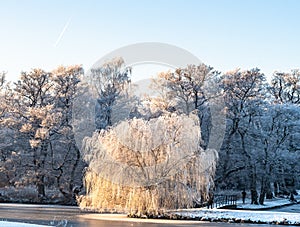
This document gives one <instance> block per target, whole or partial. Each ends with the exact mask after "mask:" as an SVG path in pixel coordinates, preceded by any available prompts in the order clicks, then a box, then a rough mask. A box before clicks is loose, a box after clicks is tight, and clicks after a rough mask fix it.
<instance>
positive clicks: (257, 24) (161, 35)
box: [0, 0, 300, 80]
mask: <svg viewBox="0 0 300 227" xmlns="http://www.w3.org/2000/svg"><path fill="white" fill-rule="evenodd" d="M0 30H1V38H0V40H1V42H0V71H7V72H8V79H9V80H12V79H15V78H16V77H18V76H19V74H20V71H22V70H24V71H28V70H30V69H31V68H35V67H39V68H42V69H45V70H52V69H54V68H55V67H56V66H58V65H61V64H64V65H69V64H83V66H84V68H85V69H88V68H89V67H90V66H91V65H92V64H93V63H94V62H95V61H97V60H98V59H99V58H101V57H102V56H103V55H105V54H107V53H109V52H110V51H113V50H115V49H117V48H120V47H122V46H125V45H129V44H134V43H138V42H162V43H168V44H172V45H176V46H178V47H181V48H184V49H186V50H187V51H189V52H191V53H193V54H194V55H196V56H197V57H198V58H199V59H200V60H202V61H203V62H204V63H206V64H209V65H211V66H213V67H214V68H215V69H217V70H220V71H223V72H226V71H228V70H232V69H235V68H237V67H239V68H242V69H249V68H253V67H258V68H260V69H261V70H262V71H263V72H264V73H265V74H267V75H270V74H271V73H272V72H273V71H275V70H280V71H288V70H290V69H294V68H300V1H297V0H294V1H293V0H219V1H217V0H205V1H201V0H160V1H158V0H136V1H134V0H127V1H125V0H119V1H116V0H111V1H109V0H106V1H99V0H98V1H97V0H95V1H91V0H87V1H84V0H82V1H75V0H72V1H67V0H48V1H46V0H26V1H24V0H18V1H17V0H0Z"/></svg>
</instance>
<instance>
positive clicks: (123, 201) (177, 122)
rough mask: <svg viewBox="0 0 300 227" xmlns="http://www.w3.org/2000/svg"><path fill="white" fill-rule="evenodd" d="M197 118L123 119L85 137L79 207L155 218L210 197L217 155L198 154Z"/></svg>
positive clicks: (210, 152)
mask: <svg viewBox="0 0 300 227" xmlns="http://www.w3.org/2000/svg"><path fill="white" fill-rule="evenodd" d="M200 138H201V137H200V127H199V121H198V117H197V116H196V114H193V113H191V114H190V115H178V114H175V113H172V114H170V113H169V114H167V115H163V116H160V117H157V118H153V119H150V120H144V119H136V118H134V119H131V120H127V121H122V122H120V123H119V124H117V125H115V126H113V127H110V128H109V129H107V130H101V131H100V132H95V133H94V134H93V136H92V137H88V138H85V140H84V143H83V153H84V158H85V160H86V161H87V162H88V163H89V170H88V171H87V172H86V175H85V186H86V195H85V196H83V197H81V198H80V206H81V208H89V209H94V210H98V211H107V210H110V211H114V210H117V211H126V212H129V213H131V214H135V215H142V214H146V215H153V214H154V215H155V214H157V213H158V212H160V211H163V210H165V209H178V208H189V207H193V206H194V204H195V202H197V201H198V200H199V199H201V198H202V199H203V198H204V200H205V199H208V196H209V192H210V190H211V189H212V187H213V176H214V173H215V166H216V159H217V152H216V151H215V150H205V151H204V150H202V148H201V147H200V146H199V144H200Z"/></svg>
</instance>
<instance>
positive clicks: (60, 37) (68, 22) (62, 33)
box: [53, 17, 72, 47]
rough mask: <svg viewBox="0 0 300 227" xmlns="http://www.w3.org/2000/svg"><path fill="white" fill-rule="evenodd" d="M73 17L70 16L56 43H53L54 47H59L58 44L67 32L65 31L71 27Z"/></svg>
mask: <svg viewBox="0 0 300 227" xmlns="http://www.w3.org/2000/svg"><path fill="white" fill-rule="evenodd" d="M71 19H72V17H70V18H69V20H68V21H67V23H66V24H65V26H64V28H63V30H62V31H61V33H60V34H59V36H58V38H57V40H56V42H55V44H54V45H53V46H54V47H57V45H58V44H59V42H60V41H61V39H62V37H63V36H64V34H65V31H66V30H67V28H68V27H69V24H70V22H71Z"/></svg>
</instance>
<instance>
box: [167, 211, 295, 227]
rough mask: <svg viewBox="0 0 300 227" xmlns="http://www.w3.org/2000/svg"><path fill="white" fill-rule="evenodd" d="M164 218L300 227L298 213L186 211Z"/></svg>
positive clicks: (172, 213)
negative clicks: (295, 226) (293, 226)
mask: <svg viewBox="0 0 300 227" xmlns="http://www.w3.org/2000/svg"><path fill="white" fill-rule="evenodd" d="M166 217H167V218H170V219H179V220H200V221H211V222H229V223H257V224H282V225H297V226H300V215H299V214H298V213H286V212H272V211H249V210H248V211H247V210H225V209H224V210H222V209H191V210H189V209H187V210H182V211H175V212H170V213H168V214H167V215H166Z"/></svg>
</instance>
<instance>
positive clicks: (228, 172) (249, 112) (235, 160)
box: [218, 69, 266, 203]
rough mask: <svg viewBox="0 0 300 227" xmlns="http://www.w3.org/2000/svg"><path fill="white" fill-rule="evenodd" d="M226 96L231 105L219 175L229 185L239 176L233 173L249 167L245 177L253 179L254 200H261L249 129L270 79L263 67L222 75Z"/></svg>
mask: <svg viewBox="0 0 300 227" xmlns="http://www.w3.org/2000/svg"><path fill="white" fill-rule="evenodd" d="M221 87H222V89H223V96H224V100H225V105H226V108H227V126H226V128H227V129H226V135H225V140H224V143H223V146H222V149H221V153H220V163H219V166H218V171H220V172H218V173H219V179H220V180H221V179H222V182H223V184H224V183H225V185H226V186H225V187H228V186H229V185H230V184H231V183H232V182H235V180H231V176H233V174H236V173H237V172H240V171H243V170H246V172H247V173H248V174H247V176H246V175H245V178H247V179H242V181H244V183H243V184H244V185H245V183H246V182H250V189H251V195H252V202H253V203H258V202H257V191H256V190H257V189H256V188H257V185H256V182H257V176H256V173H257V172H256V168H257V166H256V159H255V157H256V156H255V155H254V154H253V152H254V150H253V147H252V146H251V144H249V142H250V141H251V140H249V133H252V132H251V124H252V119H253V117H254V116H256V115H257V114H258V112H257V109H258V107H259V106H260V105H261V102H262V100H263V99H264V95H265V89H266V83H265V77H264V74H262V73H261V72H260V70H259V69H251V70H246V71H240V70H235V71H232V72H228V73H226V74H225V75H223V76H222V84H221Z"/></svg>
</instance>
